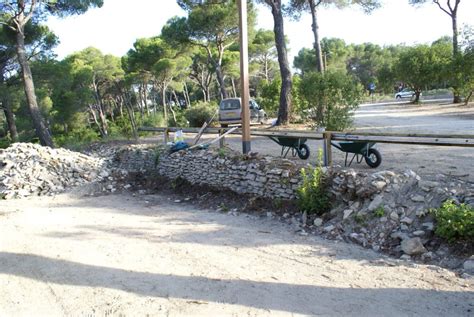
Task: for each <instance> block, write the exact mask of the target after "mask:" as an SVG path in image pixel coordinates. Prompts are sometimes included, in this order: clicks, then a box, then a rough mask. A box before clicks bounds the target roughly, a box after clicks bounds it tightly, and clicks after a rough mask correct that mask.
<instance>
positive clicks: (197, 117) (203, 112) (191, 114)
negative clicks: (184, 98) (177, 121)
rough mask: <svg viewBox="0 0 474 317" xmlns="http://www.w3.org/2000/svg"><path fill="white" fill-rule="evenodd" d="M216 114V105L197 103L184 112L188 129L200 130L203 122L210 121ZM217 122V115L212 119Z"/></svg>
mask: <svg viewBox="0 0 474 317" xmlns="http://www.w3.org/2000/svg"><path fill="white" fill-rule="evenodd" d="M216 112H217V105H216V104H215V103H213V102H198V103H196V104H194V105H193V106H192V107H191V108H189V109H187V110H186V111H185V112H184V116H185V118H186V119H187V120H188V121H189V126H190V127H195V128H200V127H201V126H202V125H203V124H204V122H207V121H209V120H211V118H212V117H213V116H214V114H215V113H216ZM214 120H217V115H216V116H215V117H214Z"/></svg>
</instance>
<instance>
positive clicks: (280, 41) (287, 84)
mask: <svg viewBox="0 0 474 317" xmlns="http://www.w3.org/2000/svg"><path fill="white" fill-rule="evenodd" d="M265 1H266V3H267V4H269V5H270V6H271V8H272V15H273V22H274V28H273V32H274V33H275V45H276V48H277V53H278V64H279V65H280V74H281V92H280V107H279V109H278V118H277V122H276V124H277V125H281V124H288V122H289V116H290V113H291V86H292V82H291V71H290V66H289V64H288V56H287V50H286V44H285V32H284V29H283V12H282V7H281V0H273V1H272V0H265Z"/></svg>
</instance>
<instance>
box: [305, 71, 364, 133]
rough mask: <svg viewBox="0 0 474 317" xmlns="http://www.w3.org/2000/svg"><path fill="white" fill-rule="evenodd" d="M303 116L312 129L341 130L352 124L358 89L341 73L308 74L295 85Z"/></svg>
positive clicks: (358, 94)
mask: <svg viewBox="0 0 474 317" xmlns="http://www.w3.org/2000/svg"><path fill="white" fill-rule="evenodd" d="M299 88H300V89H299V91H300V94H301V103H302V106H301V107H302V109H303V113H306V115H307V117H308V118H309V119H310V120H311V121H312V122H313V123H314V125H315V126H316V127H325V128H326V129H327V130H331V131H343V130H345V129H347V128H349V127H350V126H351V125H352V116H353V111H354V110H355V109H356V108H357V106H358V105H359V103H360V100H361V97H362V87H361V86H360V85H359V84H357V82H356V81H354V79H353V78H352V77H351V76H349V75H347V74H344V73H342V72H326V73H324V74H321V73H309V74H306V75H305V76H303V78H302V80H301V84H300V86H299Z"/></svg>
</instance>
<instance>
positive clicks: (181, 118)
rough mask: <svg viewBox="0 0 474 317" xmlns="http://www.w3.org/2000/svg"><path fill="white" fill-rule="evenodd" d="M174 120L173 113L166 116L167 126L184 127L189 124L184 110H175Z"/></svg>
mask: <svg viewBox="0 0 474 317" xmlns="http://www.w3.org/2000/svg"><path fill="white" fill-rule="evenodd" d="M175 115H176V122H175V120H174V117H173V114H172V113H170V115H169V117H168V127H177V128H186V127H188V126H189V122H188V119H186V117H185V115H184V111H180V110H178V111H175Z"/></svg>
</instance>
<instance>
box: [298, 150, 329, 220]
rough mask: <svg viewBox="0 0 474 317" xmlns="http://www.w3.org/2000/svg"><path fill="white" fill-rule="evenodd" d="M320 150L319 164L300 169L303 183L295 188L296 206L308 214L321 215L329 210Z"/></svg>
mask: <svg viewBox="0 0 474 317" xmlns="http://www.w3.org/2000/svg"><path fill="white" fill-rule="evenodd" d="M321 160H322V152H321V151H320V152H319V159H318V161H319V164H318V165H317V166H316V167H314V168H313V167H308V168H303V169H301V176H302V178H303V183H302V184H301V186H300V187H299V188H298V189H297V190H296V195H297V198H298V206H299V208H300V210H301V211H306V212H307V213H308V214H316V215H322V214H323V213H325V212H327V211H329V209H330V206H331V204H330V201H329V195H328V189H327V186H328V185H327V179H326V174H325V173H324V170H323V167H322V163H321Z"/></svg>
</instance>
